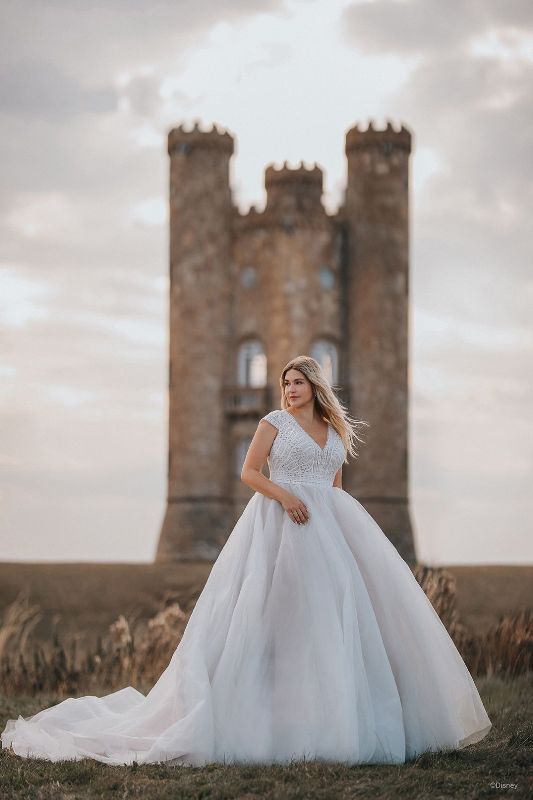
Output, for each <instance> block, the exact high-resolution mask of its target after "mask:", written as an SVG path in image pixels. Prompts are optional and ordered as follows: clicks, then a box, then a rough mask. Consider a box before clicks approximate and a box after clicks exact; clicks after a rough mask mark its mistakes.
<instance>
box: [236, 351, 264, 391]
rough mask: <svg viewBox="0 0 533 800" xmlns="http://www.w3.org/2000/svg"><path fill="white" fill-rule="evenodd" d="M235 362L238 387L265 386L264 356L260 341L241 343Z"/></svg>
mask: <svg viewBox="0 0 533 800" xmlns="http://www.w3.org/2000/svg"><path fill="white" fill-rule="evenodd" d="M237 362H238V363H237V379H238V384H239V386H251V387H261V386H266V377H267V376H266V355H265V353H264V351H263V345H262V344H261V342H260V341H258V340H257V339H250V340H248V341H247V342H243V343H242V344H241V346H240V347H239V354H238V360H237Z"/></svg>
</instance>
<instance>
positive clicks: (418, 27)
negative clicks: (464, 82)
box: [340, 0, 533, 59]
mask: <svg viewBox="0 0 533 800" xmlns="http://www.w3.org/2000/svg"><path fill="white" fill-rule="evenodd" d="M340 22H341V31H342V34H343V38H344V40H345V41H347V42H351V43H352V44H355V45H357V47H358V49H359V50H361V51H363V52H368V53H380V54H383V53H384V52H386V53H387V54H397V55H402V56H425V57H426V58H430V59H434V58H435V57H437V58H438V56H439V54H441V53H446V52H449V50H450V48H452V49H459V48H464V47H465V46H466V45H467V44H468V43H469V42H470V41H471V40H472V39H473V38H474V37H480V36H481V35H483V34H484V33H485V32H488V31H490V30H492V29H494V28H500V29H501V28H507V29H509V30H510V31H511V32H518V33H520V34H523V33H524V32H527V31H533V14H532V13H531V3H530V2H529V0H509V2H505V3H502V2H500V0H483V2H479V1H478V0H449V2H446V3H443V2H441V0H376V2H359V3H354V4H351V5H349V6H348V7H347V8H345V9H344V11H343V14H342V16H341V20H340Z"/></svg>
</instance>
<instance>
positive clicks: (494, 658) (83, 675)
mask: <svg viewBox="0 0 533 800" xmlns="http://www.w3.org/2000/svg"><path fill="white" fill-rule="evenodd" d="M413 573H414V575H415V577H416V579H417V581H418V582H419V584H420V586H421V587H422V589H423V590H424V592H425V593H426V595H427V596H428V598H429V600H430V601H431V603H432V605H433V607H434V608H435V610H436V611H437V613H438V615H439V617H440V618H441V620H442V622H443V624H444V625H445V627H446V629H447V630H448V632H449V634H450V636H451V637H452V639H453V641H454V642H455V645H456V646H457V649H458V650H459V652H460V653H461V655H462V657H463V659H464V660H465V662H466V664H467V666H468V668H469V670H470V672H471V673H472V675H474V676H481V675H488V676H492V675H497V676H501V677H516V676H517V675H519V674H522V673H526V672H528V671H530V670H532V669H533V619H532V614H531V610H529V609H524V610H522V611H519V612H517V613H516V614H513V615H510V616H506V617H502V618H501V619H500V620H499V622H498V623H497V624H496V625H494V626H493V627H492V628H491V629H490V630H489V631H488V633H487V634H485V635H483V636H481V635H480V634H479V633H477V632H475V631H471V630H470V629H468V628H467V627H466V626H465V625H463V624H462V623H461V621H460V619H459V615H458V611H457V592H456V583H455V579H454V577H453V575H451V573H449V572H447V571H446V570H445V569H442V568H437V567H435V568H432V567H427V566H424V565H417V566H416V567H415V568H414V569H413ZM41 617H42V611H41V609H40V608H39V607H38V606H37V605H35V604H33V603H32V602H31V600H30V597H29V595H28V594H27V593H21V594H20V595H19V596H18V597H17V599H16V600H15V601H14V602H13V603H12V604H11V605H10V606H8V607H7V608H6V610H5V612H4V616H3V620H2V624H1V626H0V691H1V692H2V693H3V694H5V695H15V694H20V693H29V694H34V693H36V692H53V693H55V694H56V695H59V696H61V695H72V694H80V693H82V692H83V693H99V692H101V691H113V690H114V689H118V688H121V687H122V686H124V685H132V686H137V687H138V688H140V689H141V690H143V691H146V690H148V689H149V688H151V686H153V684H154V683H155V682H156V680H157V678H158V677H159V676H160V674H161V673H162V672H163V670H164V669H165V667H166V666H167V665H168V663H169V661H170V658H171V656H172V654H173V652H174V650H175V648H176V647H177V645H178V643H179V641H180V640H181V637H182V635H183V631H184V630H185V627H186V625H187V622H188V620H189V617H190V611H189V612H185V611H184V610H183V609H182V608H181V607H180V605H179V603H177V602H176V601H175V600H173V601H169V600H168V598H167V602H166V604H165V605H164V607H163V608H162V609H161V611H159V612H158V613H157V614H156V615H155V616H154V617H152V618H151V619H149V620H148V621H144V622H143V621H142V620H141V621H140V620H139V619H138V618H137V619H136V618H135V617H131V618H130V619H129V620H128V619H126V617H125V616H124V615H122V614H121V615H120V616H119V617H118V618H117V620H116V621H115V622H114V623H113V624H112V625H111V626H110V628H109V630H108V632H107V635H106V636H104V637H99V638H98V640H97V643H96V646H92V647H89V648H87V646H86V645H85V644H84V640H83V632H80V634H79V635H78V636H77V637H69V638H66V637H63V638H62V637H60V636H59V635H58V634H57V631H55V632H54V634H53V636H52V637H51V640H50V641H49V642H47V643H43V642H42V641H40V640H39V639H38V638H37V637H36V636H35V627H36V625H37V623H38V622H39V620H40V619H41Z"/></svg>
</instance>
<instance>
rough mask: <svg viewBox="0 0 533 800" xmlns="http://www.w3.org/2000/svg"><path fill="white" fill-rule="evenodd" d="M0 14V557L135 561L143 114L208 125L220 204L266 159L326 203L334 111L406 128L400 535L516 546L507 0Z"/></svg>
mask: <svg viewBox="0 0 533 800" xmlns="http://www.w3.org/2000/svg"><path fill="white" fill-rule="evenodd" d="M1 13H2V16H3V19H2V20H1V25H0V29H1V31H2V33H1V34H0V36H1V37H2V41H1V42H0V44H1V47H0V73H1V74H0V139H1V141H0V149H1V160H2V181H1V185H0V329H1V343H0V347H1V350H0V380H1V385H2V393H1V404H2V405H1V408H2V414H1V419H0V426H1V429H0V459H1V464H0V465H1V471H2V481H1V487H0V491H1V495H0V501H1V522H0V559H2V560H32V561H38V560H54V561H59V560H91V561H96V560H104V561H105V560H109V561H122V560H124V561H144V560H146V561H149V560H151V559H152V558H153V555H154V550H155V546H156V542H157V538H158V535H159V530H160V526H161V522H162V519H163V514H164V510H165V494H166V466H167V465H166V453H167V374H168V372H167V357H168V354H167V346H168V333H167V321H168V262H167V242H168V218H167V184H168V156H167V153H166V136H167V132H168V130H169V128H171V127H172V126H174V125H176V124H179V123H181V122H187V123H189V122H194V120H195V119H198V120H199V121H200V122H201V123H202V124H204V125H205V126H208V125H210V123H211V122H216V123H218V124H220V125H221V126H223V127H227V128H229V130H230V131H231V132H232V133H234V135H235V136H236V138H237V144H236V155H235V156H234V158H233V161H232V180H233V190H234V199H235V202H236V203H237V204H238V205H239V207H240V208H241V209H242V210H243V211H245V210H246V209H247V208H248V207H249V206H250V205H251V204H252V203H255V204H257V205H260V206H261V205H262V204H263V203H264V195H263V192H264V187H263V170H264V168H265V166H266V165H267V164H268V163H270V162H275V163H281V162H282V161H284V160H288V161H289V163H292V164H294V165H296V163H298V162H299V161H300V159H303V160H305V161H307V162H309V163H312V162H315V161H317V162H318V163H319V164H320V165H321V166H322V167H323V168H324V170H325V198H324V199H325V204H326V207H327V208H328V211H335V209H336V208H337V205H338V204H339V202H340V199H341V196H342V191H343V188H344V181H345V157H344V153H343V145H344V134H345V131H346V129H347V128H348V127H350V126H352V125H353V124H355V123H356V122H359V123H361V124H363V125H366V124H367V123H368V121H369V120H370V119H372V120H373V121H374V124H375V125H376V126H378V127H382V126H384V125H385V123H386V121H387V119H390V120H391V121H392V122H393V123H394V124H397V125H400V124H402V123H403V124H405V125H406V126H407V127H408V128H409V129H410V130H411V131H412V133H413V139H414V141H413V144H414V151H413V155H412V160H411V288H412V294H411V365H410V378H411V410H410V441H411V452H410V459H411V469H410V489H411V499H412V515H413V523H414V528H415V536H416V543H417V548H418V556H419V558H420V559H421V560H424V561H426V562H428V563H433V564H446V563H448V564H453V563H468V562H482V563H494V562H505V563H523V562H529V563H531V562H533V535H532V522H533V491H532V489H533V485H532V478H533V433H532V432H533V369H532V363H533V267H532V255H533V253H532V250H533V247H532V235H531V230H532V223H531V214H532V211H533V202H532V201H533V182H532V158H533V113H532V111H533V109H532V97H533V8H532V6H531V0H505V2H502V0H460V1H458V0H447V1H446V2H443V1H442V0H440V2H439V1H438V0H400V1H398V0H376V1H375V2H365V3H360V2H351V1H350V0H315V1H313V0H216V1H215V0H195V2H194V3H191V2H180V1H179V0H151V1H150V2H149V3H146V2H144V0H143V1H141V0H107V1H106V2H103V0H101V2H100V0H98V1H97V2H96V1H93V0H91V2H85V1H84V2H81V0H17V1H16V2H13V1H11V2H10V1H9V0H4V2H3V3H2V12H1ZM353 412H355V413H357V409H354V410H353ZM362 459H364V449H363V451H362ZM228 533H229V531H228Z"/></svg>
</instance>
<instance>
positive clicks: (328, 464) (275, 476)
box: [263, 409, 345, 486]
mask: <svg viewBox="0 0 533 800" xmlns="http://www.w3.org/2000/svg"><path fill="white" fill-rule="evenodd" d="M263 419H265V420H266V421H267V422H270V423H271V424H272V425H274V427H276V428H277V429H278V433H277V435H276V438H275V439H274V442H273V444H272V447H271V448H270V453H269V456H268V458H267V462H268V468H269V470H270V479H271V480H272V481H274V482H276V481H279V482H287V483H312V484H315V485H318V486H332V485H333V479H334V478H335V473H336V472H337V470H338V469H339V467H341V466H342V464H343V462H344V457H345V451H344V444H343V442H342V439H341V437H340V436H339V434H338V433H337V431H336V430H335V428H334V427H333V426H332V425H331V424H329V423H328V438H327V441H326V445H325V447H324V448H323V449H322V448H321V447H320V445H319V444H317V443H316V442H315V440H314V439H313V437H312V436H310V435H309V434H308V433H307V431H304V429H303V428H302V426H301V425H300V423H299V422H297V421H296V419H295V418H294V417H293V416H292V414H290V413H289V411H286V410H285V409H281V410H276V411H270V412H269V413H268V414H267V415H266V416H264V417H263Z"/></svg>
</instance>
